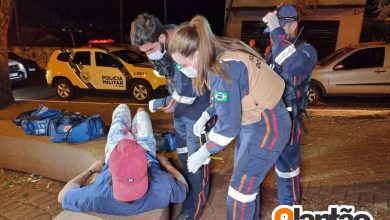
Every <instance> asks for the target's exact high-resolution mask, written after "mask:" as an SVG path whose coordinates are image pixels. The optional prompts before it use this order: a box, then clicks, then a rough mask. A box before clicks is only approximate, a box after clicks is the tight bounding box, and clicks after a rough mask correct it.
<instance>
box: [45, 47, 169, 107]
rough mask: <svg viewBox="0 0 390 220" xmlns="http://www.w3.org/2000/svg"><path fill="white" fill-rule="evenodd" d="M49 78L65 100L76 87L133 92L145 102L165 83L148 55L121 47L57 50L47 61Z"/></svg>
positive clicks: (70, 97) (163, 86) (72, 93)
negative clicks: (149, 60) (148, 58)
mask: <svg viewBox="0 0 390 220" xmlns="http://www.w3.org/2000/svg"><path fill="white" fill-rule="evenodd" d="M46 81H47V83H48V84H49V85H50V86H52V87H54V88H55V89H56V92H57V95H58V96H59V98H61V99H64V100H70V99H72V98H73V97H74V95H75V93H76V91H77V89H93V90H110V91H121V92H130V93H131V95H132V96H133V97H134V98H135V99H136V100H137V101H138V102H146V101H148V100H150V99H151V98H152V97H153V93H154V91H156V90H164V89H165V85H166V79H165V77H162V76H160V75H159V74H158V72H157V71H155V70H154V69H153V67H152V65H151V64H150V63H149V62H148V60H147V58H146V57H145V56H143V55H141V54H140V53H137V52H135V51H133V50H130V49H126V48H121V47H85V48H83V47H82V48H65V49H60V50H56V51H54V52H53V54H52V55H51V56H50V59H49V62H48V64H47V68H46Z"/></svg>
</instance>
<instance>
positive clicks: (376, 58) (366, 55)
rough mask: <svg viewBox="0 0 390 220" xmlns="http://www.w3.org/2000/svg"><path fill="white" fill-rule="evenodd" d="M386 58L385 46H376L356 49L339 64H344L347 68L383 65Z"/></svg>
mask: <svg viewBox="0 0 390 220" xmlns="http://www.w3.org/2000/svg"><path fill="white" fill-rule="evenodd" d="M384 59H385V48H384V47H376V48H367V49H363V50H359V51H356V52H355V53H353V54H351V55H350V56H348V57H347V58H345V59H344V60H343V61H341V62H340V63H339V64H342V65H344V66H345V69H361V68H373V67H383V61H384Z"/></svg>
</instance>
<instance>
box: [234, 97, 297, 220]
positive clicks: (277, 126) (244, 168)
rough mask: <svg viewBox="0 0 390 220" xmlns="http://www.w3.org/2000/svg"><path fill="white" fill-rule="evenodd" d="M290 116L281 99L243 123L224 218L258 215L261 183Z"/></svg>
mask: <svg viewBox="0 0 390 220" xmlns="http://www.w3.org/2000/svg"><path fill="white" fill-rule="evenodd" d="M290 131H291V120H290V116H289V114H288V112H287V110H286V107H285V105H284V103H283V102H282V101H280V102H279V104H278V105H277V106H276V107H275V108H274V109H272V110H265V111H264V112H263V113H262V119H261V121H259V122H256V123H252V124H248V125H242V126H241V130H240V133H239V136H238V139H237V142H236V148H235V156H234V157H235V159H234V171H233V176H232V178H231V180H230V186H229V190H228V198H227V219H229V220H230V219H259V216H260V194H259V190H260V184H261V183H262V182H263V180H264V178H265V176H266V175H267V173H268V172H269V170H270V169H271V168H272V166H273V165H274V164H275V162H276V161H277V160H278V158H279V156H280V154H281V152H282V151H283V149H284V147H285V146H286V143H287V141H288V139H289V136H290Z"/></svg>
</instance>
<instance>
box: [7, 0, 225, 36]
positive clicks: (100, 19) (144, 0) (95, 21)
mask: <svg viewBox="0 0 390 220" xmlns="http://www.w3.org/2000/svg"><path fill="white" fill-rule="evenodd" d="M119 2H120V1H119V0H113V1H108V0H55V1H51V0H16V5H17V12H18V17H19V23H20V26H21V27H34V28H47V29H61V28H63V27H72V28H74V29H84V31H85V29H89V30H90V31H92V32H96V33H98V34H100V35H102V36H103V35H104V36H107V37H113V38H116V39H117V38H118V34H119V19H120V17H119ZM166 2H167V23H174V24H180V23H182V22H184V21H188V20H190V19H191V18H192V17H193V16H194V15H196V14H202V15H204V16H205V17H206V18H207V19H209V22H210V24H211V26H212V29H213V31H214V32H215V33H216V34H219V35H220V34H222V31H223V22H224V6H225V0H166ZM144 12H148V13H150V14H153V15H155V16H157V17H158V18H159V19H160V20H161V21H162V22H163V23H164V1H163V0H136V1H134V0H123V24H124V34H125V35H128V33H129V30H130V23H131V21H132V20H133V19H134V18H135V17H136V16H137V15H138V14H141V13H144ZM13 29H14V20H13V19H12V20H11V24H10V32H11V33H12V31H13Z"/></svg>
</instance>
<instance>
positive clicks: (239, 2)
mask: <svg viewBox="0 0 390 220" xmlns="http://www.w3.org/2000/svg"><path fill="white" fill-rule="evenodd" d="M229 2H230V1H227V3H226V7H227V8H228V6H229V5H228V4H229ZM280 2H282V1H268V0H265V1H263V0H262V1H256V0H234V4H233V7H241V6H253V7H258V8H259V9H258V10H253V9H252V10H241V11H237V12H236V13H230V17H229V21H228V24H227V28H226V35H227V36H228V37H234V38H240V37H241V26H242V21H259V22H261V19H262V17H263V16H264V15H265V14H266V13H267V12H268V11H269V10H262V9H261V8H262V7H272V6H275V5H277V4H279V3H280ZM283 2H285V3H292V4H294V2H295V1H283ZM312 2H314V1H308V3H309V5H310V4H312ZM365 3H366V1H365V0H355V1H346V0H343V1H336V0H335V1H330V0H329V1H317V6H318V9H313V10H312V12H314V14H312V15H310V16H306V17H301V20H321V21H324V20H338V21H340V27H339V33H338V37H337V43H336V49H339V48H342V47H344V46H347V45H349V44H356V43H359V39H360V33H361V29H362V24H363V15H364V7H363V6H356V5H364V4H365ZM321 5H326V6H327V8H321ZM331 5H335V7H334V8H328V7H329V6H331ZM337 5H344V6H343V7H337ZM345 5H351V7H347V6H345Z"/></svg>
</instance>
